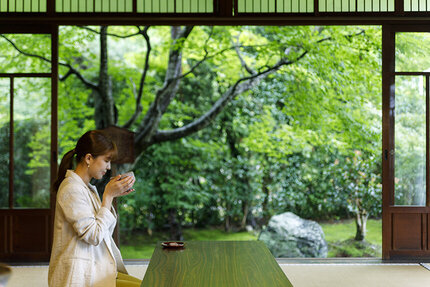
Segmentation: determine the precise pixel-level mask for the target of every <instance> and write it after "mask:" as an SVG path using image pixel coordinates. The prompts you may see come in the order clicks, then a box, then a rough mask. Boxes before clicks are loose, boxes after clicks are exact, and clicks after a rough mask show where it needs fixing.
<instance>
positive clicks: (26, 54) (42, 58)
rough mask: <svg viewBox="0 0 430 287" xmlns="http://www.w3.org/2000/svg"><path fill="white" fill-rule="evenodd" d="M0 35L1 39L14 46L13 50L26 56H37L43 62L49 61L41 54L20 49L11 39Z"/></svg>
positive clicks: (49, 61)
mask: <svg viewBox="0 0 430 287" xmlns="http://www.w3.org/2000/svg"><path fill="white" fill-rule="evenodd" d="M0 37H2V38H3V39H5V40H6V41H8V42H9V44H11V45H12V46H13V47H14V48H15V50H17V51H18V52H19V53H20V54H22V55H24V56H28V57H33V58H37V59H40V60H42V61H45V62H48V63H51V60H49V59H47V58H45V57H43V56H40V55H36V54H32V53H29V52H26V51H24V50H21V49H20V48H18V46H17V45H16V44H15V43H14V42H12V40H10V39H9V38H8V37H6V36H5V35H3V34H0Z"/></svg>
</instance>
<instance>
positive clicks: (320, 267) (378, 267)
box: [7, 260, 430, 287]
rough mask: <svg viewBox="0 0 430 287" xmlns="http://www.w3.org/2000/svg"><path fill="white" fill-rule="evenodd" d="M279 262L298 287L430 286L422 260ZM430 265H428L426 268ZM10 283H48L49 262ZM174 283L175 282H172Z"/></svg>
mask: <svg viewBox="0 0 430 287" xmlns="http://www.w3.org/2000/svg"><path fill="white" fill-rule="evenodd" d="M278 263H279V265H280V267H281V268H282V270H283V271H284V273H285V274H286V275H287V277H288V278H289V279H290V281H291V283H292V284H293V286H294V287H313V286H319V287H325V286H330V287H337V286H339V287H345V286H348V287H354V286H359V287H379V286H381V287H382V286H384V287H386V286H389V287H405V286H407V287H415V286H416V287H418V286H419V287H422V286H430V270H429V269H427V268H430V265H426V264H419V263H362V262H358V263H354V262H353V261H352V262H344V263H343V262H337V263H328V264H327V263H310V262H305V263H303V262H299V263H292V262H291V261H288V262H285V261H282V260H278ZM126 267H127V270H128V271H129V273H130V274H131V275H133V276H135V277H137V278H140V279H142V278H143V276H144V275H145V271H146V268H147V267H148V261H147V260H145V261H128V262H126ZM426 267H427V268H426ZM12 270H13V273H12V277H11V280H10V281H9V283H8V285H7V287H22V286H32V287H46V286H47V285H48V284H47V276H48V266H47V265H43V264H42V265H33V266H13V267H12ZM172 287H174V286H172Z"/></svg>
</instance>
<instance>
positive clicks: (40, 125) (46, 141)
mask: <svg viewBox="0 0 430 287" xmlns="http://www.w3.org/2000/svg"><path fill="white" fill-rule="evenodd" d="M50 135H51V86H50V79H40V78H37V79H34V78H33V79H30V78H21V79H15V86H14V139H15V140H14V206H15V207H34V208H49V187H50V178H49V177H50V164H49V163H50V142H51V137H50Z"/></svg>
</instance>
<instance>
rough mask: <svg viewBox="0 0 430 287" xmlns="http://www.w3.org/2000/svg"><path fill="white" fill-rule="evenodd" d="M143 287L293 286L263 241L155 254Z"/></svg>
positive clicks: (193, 244) (196, 245)
mask: <svg viewBox="0 0 430 287" xmlns="http://www.w3.org/2000/svg"><path fill="white" fill-rule="evenodd" d="M141 286H143V287H194V286H196V287H215V286H219V287H250V286H255V287H266V286H267V287H278V286H279V287H281V286H282V287H288V286H292V285H291V283H290V281H289V280H288V279H287V277H286V276H285V274H284V272H283V271H282V269H281V268H280V267H279V265H278V263H277V262H276V260H275V258H273V256H272V254H271V253H270V251H269V250H268V249H267V247H266V246H265V245H264V243H263V242H261V241H188V242H185V248H184V249H163V248H162V247H161V245H160V243H159V244H157V247H156V248H155V250H154V253H153V254H152V257H151V261H150V262H149V266H148V269H147V270H146V273H145V277H144V278H143V281H142V285H141Z"/></svg>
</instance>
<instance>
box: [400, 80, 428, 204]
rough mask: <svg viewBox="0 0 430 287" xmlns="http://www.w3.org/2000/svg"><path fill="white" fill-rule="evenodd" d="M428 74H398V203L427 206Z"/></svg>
mask: <svg viewBox="0 0 430 287" xmlns="http://www.w3.org/2000/svg"><path fill="white" fill-rule="evenodd" d="M425 89H426V87H425V77H423V76H397V77H396V90H395V97H396V110H395V128H396V131H395V151H396V159H395V178H394V184H395V185H394V186H395V191H396V196H395V204H396V205H425V200H426V199H425V195H426V96H425Z"/></svg>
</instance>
